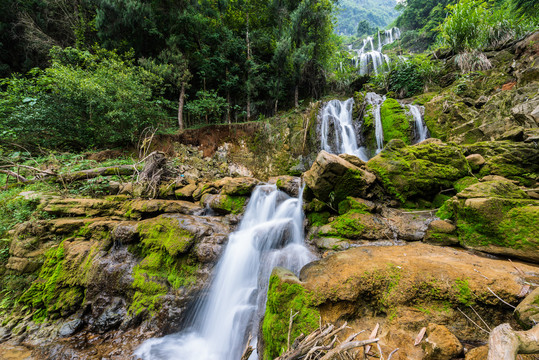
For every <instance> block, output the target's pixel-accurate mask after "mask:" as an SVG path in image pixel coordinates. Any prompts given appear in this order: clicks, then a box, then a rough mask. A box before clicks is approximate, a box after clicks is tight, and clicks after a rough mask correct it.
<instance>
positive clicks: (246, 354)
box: [241, 334, 254, 360]
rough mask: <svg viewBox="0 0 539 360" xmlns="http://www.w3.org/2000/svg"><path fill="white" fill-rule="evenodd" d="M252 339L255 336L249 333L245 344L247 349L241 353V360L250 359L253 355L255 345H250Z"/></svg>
mask: <svg viewBox="0 0 539 360" xmlns="http://www.w3.org/2000/svg"><path fill="white" fill-rule="evenodd" d="M252 339H253V337H252V336H251V334H249V339H247V344H246V345H245V350H243V354H242V355H241V360H248V359H249V357H250V356H251V353H252V352H253V350H254V349H253V347H252V346H251V345H250V344H251V340H252Z"/></svg>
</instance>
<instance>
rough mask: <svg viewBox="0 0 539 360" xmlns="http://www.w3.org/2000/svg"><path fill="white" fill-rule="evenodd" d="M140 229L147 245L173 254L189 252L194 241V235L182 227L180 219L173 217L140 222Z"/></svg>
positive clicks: (161, 217)
mask: <svg viewBox="0 0 539 360" xmlns="http://www.w3.org/2000/svg"><path fill="white" fill-rule="evenodd" d="M138 230H139V234H140V237H141V238H142V242H143V244H144V245H145V246H147V247H150V248H152V249H156V250H157V249H165V250H166V251H167V252H168V254H169V255H171V256H176V255H178V254H184V253H186V252H188V251H189V249H190V248H191V246H192V244H193V242H194V235H193V234H191V233H190V232H188V231H187V230H185V229H183V228H181V227H180V224H179V220H178V219H175V218H172V217H170V218H169V217H165V216H159V217H157V218H154V219H152V220H146V221H144V222H141V223H140V225H139V228H138Z"/></svg>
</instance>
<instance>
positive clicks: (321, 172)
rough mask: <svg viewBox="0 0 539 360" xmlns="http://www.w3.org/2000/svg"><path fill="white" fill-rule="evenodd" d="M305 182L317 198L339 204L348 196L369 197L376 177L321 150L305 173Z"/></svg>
mask: <svg viewBox="0 0 539 360" xmlns="http://www.w3.org/2000/svg"><path fill="white" fill-rule="evenodd" d="M303 179H304V181H305V184H306V185H307V186H308V187H309V189H310V191H312V193H313V194H314V196H315V197H316V198H318V199H319V200H321V201H324V202H327V201H329V200H330V198H331V200H332V201H333V202H335V203H336V204H338V203H339V202H340V201H342V200H344V199H345V198H346V197H347V196H359V197H368V193H369V192H368V190H369V188H370V187H371V185H372V184H373V183H374V181H375V180H376V177H375V176H374V175H373V174H372V173H370V172H368V171H365V170H363V169H361V168H359V167H357V166H355V165H353V164H352V163H350V162H348V161H346V160H344V159H342V158H340V157H339V156H337V155H333V154H329V153H328V152H326V151H323V150H322V151H321V152H320V153H318V156H317V157H316V161H315V162H314V163H313V165H312V167H311V169H310V170H309V171H307V172H305V173H304V174H303Z"/></svg>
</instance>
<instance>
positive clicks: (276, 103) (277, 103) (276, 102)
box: [273, 99, 279, 115]
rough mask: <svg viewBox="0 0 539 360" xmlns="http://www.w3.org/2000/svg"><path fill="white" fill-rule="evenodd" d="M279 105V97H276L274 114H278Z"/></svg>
mask: <svg viewBox="0 0 539 360" xmlns="http://www.w3.org/2000/svg"><path fill="white" fill-rule="evenodd" d="M277 105H279V99H275V108H274V109H273V112H274V114H273V115H277Z"/></svg>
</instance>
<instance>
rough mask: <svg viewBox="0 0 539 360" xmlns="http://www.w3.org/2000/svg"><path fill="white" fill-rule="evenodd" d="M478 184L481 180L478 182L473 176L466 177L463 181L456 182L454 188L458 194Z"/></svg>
mask: <svg viewBox="0 0 539 360" xmlns="http://www.w3.org/2000/svg"><path fill="white" fill-rule="evenodd" d="M478 182H479V180H477V178H475V177H473V176H466V177H463V178H462V179H459V180H457V181H455V183H454V184H453V187H454V188H455V191H456V192H460V191H462V190H464V189H466V188H467V187H468V186H471V185H473V184H477V183H478Z"/></svg>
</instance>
